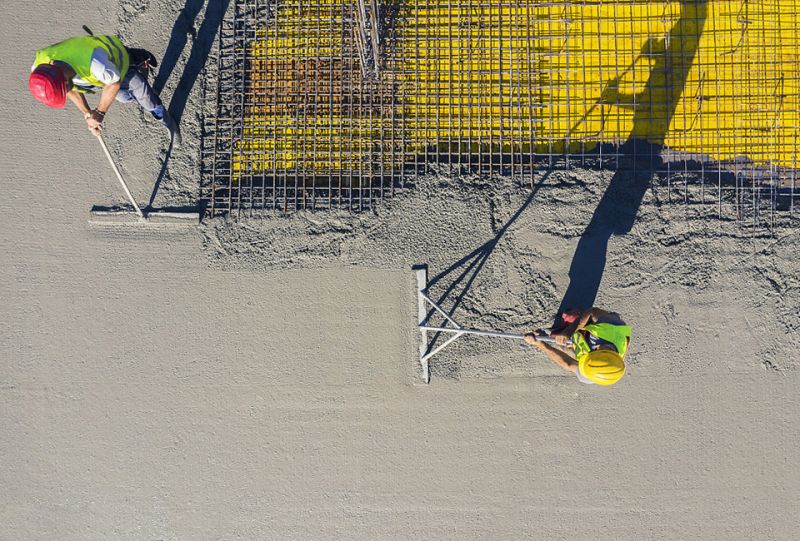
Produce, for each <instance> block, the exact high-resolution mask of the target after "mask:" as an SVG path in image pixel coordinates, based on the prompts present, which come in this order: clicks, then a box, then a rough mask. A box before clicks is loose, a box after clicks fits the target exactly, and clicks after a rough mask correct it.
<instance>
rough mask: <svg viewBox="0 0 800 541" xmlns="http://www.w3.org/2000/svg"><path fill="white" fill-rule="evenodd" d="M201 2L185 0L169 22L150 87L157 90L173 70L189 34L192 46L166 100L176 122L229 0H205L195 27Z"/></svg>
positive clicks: (201, 0) (198, 0)
mask: <svg viewBox="0 0 800 541" xmlns="http://www.w3.org/2000/svg"><path fill="white" fill-rule="evenodd" d="M205 3H206V0H186V5H185V6H184V7H183V9H182V10H181V13H180V15H178V18H177V20H176V21H175V24H174V25H173V26H172V34H171V35H170V38H169V44H168V45H167V50H166V51H165V52H164V57H163V58H162V59H161V67H160V69H159V70H158V75H156V80H155V82H154V83H153V89H154V90H155V91H156V92H157V93H159V94H160V93H161V91H162V90H163V89H164V86H166V84H167V80H168V79H169V78H170V76H171V75H172V72H173V71H174V70H175V66H176V65H177V63H178V59H179V58H180V56H181V53H182V52H183V49H184V48H185V47H186V42H187V40H188V36H191V37H192V50H191V52H190V53H189V59H188V60H187V61H186V66H184V68H183V73H181V78H180V80H179V81H178V85H177V87H176V88H175V92H174V93H173V95H172V100H171V101H170V104H169V113H170V114H171V115H172V117H173V118H174V119H175V121H176V122H178V123H180V120H181V117H182V116H183V111H184V109H185V108H186V102H187V100H188V99H189V94H190V93H191V91H192V88H193V87H194V84H195V82H196V81H197V77H198V76H199V75H200V72H201V71H202V70H203V67H205V65H206V61H207V60H208V54H209V53H210V52H211V47H212V46H213V45H214V39H215V38H216V36H217V32H218V31H219V28H220V26H221V25H222V19H223V17H224V16H225V12H226V11H227V9H228V4H229V3H230V0H208V2H207V4H208V5H207V6H206V10H205V13H204V15H203V20H202V22H201V23H200V26H199V27H197V26H196V25H195V20H196V19H197V16H198V15H199V14H200V11H201V10H202V9H203V5H204V4H205Z"/></svg>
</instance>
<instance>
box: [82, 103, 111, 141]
mask: <svg viewBox="0 0 800 541" xmlns="http://www.w3.org/2000/svg"><path fill="white" fill-rule="evenodd" d="M105 117H106V114H105V113H103V112H102V111H98V110H97V109H93V110H92V111H91V112H89V113H86V114H85V115H83V118H84V119H86V126H87V127H88V128H89V131H90V132H92V134H93V135H96V136H99V135H100V134H101V133H103V120H105Z"/></svg>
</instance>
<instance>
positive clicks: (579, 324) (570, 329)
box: [550, 307, 609, 346]
mask: <svg viewBox="0 0 800 541" xmlns="http://www.w3.org/2000/svg"><path fill="white" fill-rule="evenodd" d="M607 314H609V312H607V311H605V310H603V309H602V308H595V307H593V308H587V309H586V310H583V311H582V312H581V315H580V317H578V318H577V319H576V320H575V322H574V323H572V324H570V325H567V326H566V327H564V328H563V329H561V330H560V331H557V332H554V333H551V335H550V336H552V337H553V338H555V340H556V343H557V344H559V345H562V346H564V345H566V344H567V340H569V339H570V337H571V336H572V335H573V334H575V333H576V332H578V331H579V330H581V329H583V328H584V327H585V326H587V325H588V324H589V323H597V322H598V321H599V320H600V318H602V317H603V316H604V315H607Z"/></svg>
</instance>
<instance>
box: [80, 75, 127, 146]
mask: <svg viewBox="0 0 800 541" xmlns="http://www.w3.org/2000/svg"><path fill="white" fill-rule="evenodd" d="M120 86H121V83H120V82H119V81H117V82H116V83H111V84H107V85H106V86H104V87H103V91H102V92H101V93H100V103H98V104H97V108H96V109H94V110H93V111H91V113H90V116H88V117H87V118H86V124H87V125H88V126H89V129H90V130H91V132H92V133H94V134H95V135H100V133H101V132H102V131H103V120H105V118H106V113H107V112H108V109H109V108H110V107H111V104H112V103H114V100H115V99H116V97H117V94H118V93H119V89H120ZM84 101H85V100H84Z"/></svg>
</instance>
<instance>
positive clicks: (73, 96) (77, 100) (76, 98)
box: [67, 90, 92, 117]
mask: <svg viewBox="0 0 800 541" xmlns="http://www.w3.org/2000/svg"><path fill="white" fill-rule="evenodd" d="M67 97H68V98H69V101H71V102H72V103H74V104H75V107H77V108H78V109H79V110H80V112H81V113H82V114H83V115H84V117H85V116H86V114H87V113H91V112H92V108H91V107H89V102H88V101H86V96H84V95H83V94H81V93H80V92H76V91H75V90H70V91H69V92H67Z"/></svg>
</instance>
